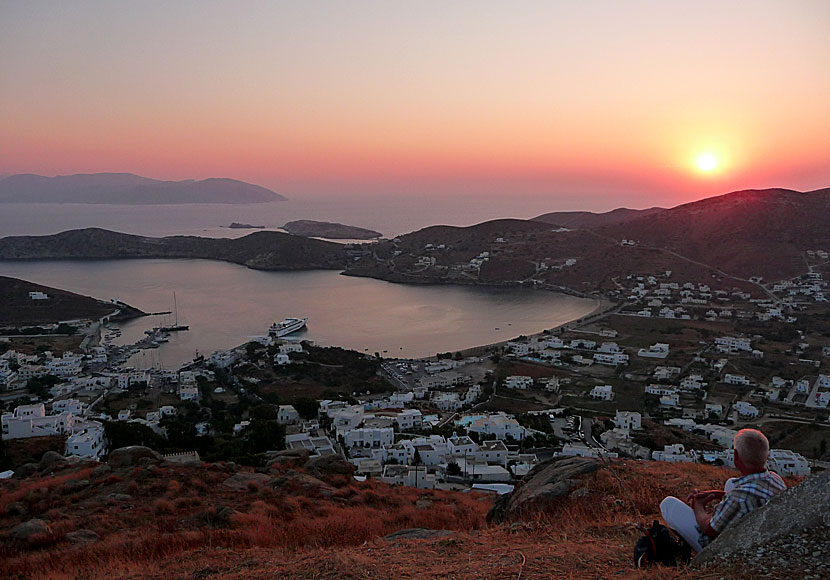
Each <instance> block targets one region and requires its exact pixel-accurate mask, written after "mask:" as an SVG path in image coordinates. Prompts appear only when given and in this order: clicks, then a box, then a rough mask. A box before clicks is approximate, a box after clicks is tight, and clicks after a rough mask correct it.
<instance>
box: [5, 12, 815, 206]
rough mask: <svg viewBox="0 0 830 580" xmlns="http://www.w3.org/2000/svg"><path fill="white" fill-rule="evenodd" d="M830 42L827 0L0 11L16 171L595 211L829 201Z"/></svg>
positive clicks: (9, 146) (8, 162)
mask: <svg viewBox="0 0 830 580" xmlns="http://www.w3.org/2000/svg"><path fill="white" fill-rule="evenodd" d="M828 31H830V2H827V1H825V0H816V1H807V0H801V1H799V0H787V1H784V0H774V1H773V0H753V1H751V2H749V1H746V2H744V1H732V2H722V1H709V0H696V1H694V2H680V1H666V0H655V1H638V0H629V1H619V0H608V1H605V0H579V1H576V0H572V1H564V0H560V1H554V0H548V1H538V2H537V1H521V0H516V1H511V2H491V1H489V0H475V1H470V2H467V1H454V2H447V1H446V0H443V1H437V2H435V1H431V0H419V1H418V2H404V1H396V0H383V1H353V2H324V1H316V0H303V1H299V2H278V1H274V0H272V1H263V2H256V1H241V0H236V1H233V2H230V1H228V2H212V1H207V0H199V1H185V0H176V1H169V0H167V1H158V2H157V1H149V0H146V1H141V2H121V1H115V0H109V1H102V2H88V1H82V0H76V1H73V2H57V1H53V2H40V1H37V0H26V1H23V0H21V1H7V0H0V174H11V173H28V172H31V173H39V174H42V175H57V174H71V173H91V172H100V171H115V172H121V171H124V172H133V173H138V174H141V175H145V176H148V177H154V178H159V179H187V178H197V179H201V178H206V177H218V176H222V177H233V178H236V179H242V180H246V181H251V182H253V183H257V184H259V185H263V186H266V187H270V188H272V189H274V190H275V191H278V192H279V193H282V194H284V195H286V196H288V197H295V198H296V197H313V196H334V195H338V196H358V195H367V196H395V195H398V196H407V195H409V196H412V195H422V196H424V197H425V198H429V197H430V196H466V197H470V198H471V199H475V198H476V197H481V198H482V199H486V198H487V196H494V195H495V196H506V195H510V196H515V197H516V199H517V200H518V199H521V198H522V197H534V198H538V197H540V196H547V197H548V198H550V200H551V206H552V208H554V209H594V210H601V209H611V208H613V207H618V206H623V205H624V206H628V207H649V206H653V205H662V206H670V205H675V204H677V203H681V202H685V201H691V200H694V199H699V198H702V197H707V196H710V195H715V194H720V193H725V192H728V191H732V190H736V189H745V188H750V187H789V188H793V189H799V190H809V189H817V188H822V187H828V186H830V138H828V135H830V105H829V104H830V34H828ZM706 155H708V157H703V160H701V156H706ZM713 160H714V165H715V167H714V168H712V169H710V170H708V171H703V170H701V169H700V167H699V166H698V164H699V163H700V165H703V166H705V167H710V166H711V165H712V161H713ZM707 163H708V165H707ZM557 200H559V201H560V202H561V203H560V204H559V205H560V206H561V207H557Z"/></svg>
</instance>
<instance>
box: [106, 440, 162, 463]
mask: <svg viewBox="0 0 830 580" xmlns="http://www.w3.org/2000/svg"><path fill="white" fill-rule="evenodd" d="M143 459H147V460H149V461H150V462H152V463H161V462H162V461H163V459H162V457H161V455H159V454H158V453H157V452H155V451H153V450H152V449H150V448H149V447H142V446H141V445H132V446H130V447H121V448H119V449H115V450H113V451H110V455H109V459H108V460H107V463H108V464H109V465H110V467H128V466H130V465H138V464H139V461H141V460H143ZM142 463H146V462H142Z"/></svg>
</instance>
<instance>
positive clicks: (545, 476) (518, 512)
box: [487, 457, 600, 523]
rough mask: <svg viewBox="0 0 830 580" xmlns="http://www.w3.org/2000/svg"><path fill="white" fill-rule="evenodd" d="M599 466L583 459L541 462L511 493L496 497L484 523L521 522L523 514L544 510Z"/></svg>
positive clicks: (565, 458) (555, 459)
mask: <svg viewBox="0 0 830 580" xmlns="http://www.w3.org/2000/svg"><path fill="white" fill-rule="evenodd" d="M599 466H600V464H599V462H598V461H596V460H594V459H586V458H584V457H554V458H553V459H549V460H548V461H544V462H542V463H540V464H539V465H537V466H536V467H534V468H533V469H532V470H531V471H530V473H528V474H527V475H526V476H525V477H524V479H522V481H520V482H519V483H518V484H517V485H516V488H515V489H514V490H513V492H512V493H509V494H505V495H502V496H499V498H498V499H497V500H496V503H495V505H493V507H492V509H491V510H490V512H489V513H488V514H487V521H488V522H491V523H500V522H503V521H508V520H515V519H521V517H522V516H523V515H524V514H525V513H528V512H536V511H540V510H544V509H545V507H546V506H547V505H549V504H550V502H552V501H554V500H555V499H557V498H559V497H561V496H563V495H565V494H567V493H568V492H570V491H571V489H573V488H574V487H576V486H577V485H579V482H580V479H581V478H582V477H583V476H585V475H587V474H589V473H593V472H594V471H596V470H597V469H599Z"/></svg>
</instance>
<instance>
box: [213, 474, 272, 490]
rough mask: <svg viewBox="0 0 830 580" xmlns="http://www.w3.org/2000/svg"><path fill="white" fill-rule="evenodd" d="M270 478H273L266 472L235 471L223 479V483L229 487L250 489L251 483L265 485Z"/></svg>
mask: <svg viewBox="0 0 830 580" xmlns="http://www.w3.org/2000/svg"><path fill="white" fill-rule="evenodd" d="M269 479H271V476H269V475H265V474H264V473H235V474H234V475H231V476H230V477H229V478H228V479H226V480H225V481H223V482H222V485H224V486H225V487H227V488H229V489H233V490H237V491H242V490H246V489H248V486H249V485H251V484H255V485H257V486H260V485H264V484H265V483H266V482H267V481H268V480H269Z"/></svg>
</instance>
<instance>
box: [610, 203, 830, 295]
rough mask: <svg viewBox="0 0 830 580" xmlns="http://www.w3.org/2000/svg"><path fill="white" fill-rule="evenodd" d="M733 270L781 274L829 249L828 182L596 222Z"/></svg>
mask: <svg viewBox="0 0 830 580" xmlns="http://www.w3.org/2000/svg"><path fill="white" fill-rule="evenodd" d="M596 231H597V233H599V234H602V235H605V236H609V237H613V238H616V239H623V238H627V239H633V240H636V241H637V242H638V243H639V244H647V245H649V246H653V247H658V248H663V249H666V250H670V251H673V252H677V253H678V254H682V255H683V256H685V257H686V258H690V259H692V260H697V261H700V262H703V263H706V264H708V265H710V266H714V267H716V268H718V269H720V270H723V271H725V272H728V273H730V274H732V275H735V276H742V277H749V276H764V277H766V278H769V279H780V278H786V277H790V276H795V275H797V274H799V273H802V272H803V271H805V270H806V267H805V265H804V261H803V252H804V251H805V250H815V249H824V250H828V249H830V188H826V189H819V190H815V191H809V192H799V191H794V190H791V189H749V190H744V191H735V192H732V193H728V194H725V195H721V196H717V197H710V198H706V199H702V200H700V201H695V202H692V203H687V204H684V205H680V206H677V207H674V208H672V209H667V210H664V211H661V212H658V213H654V214H651V215H646V216H642V217H639V218H636V219H634V220H631V221H627V222H624V223H617V224H610V225H607V226H603V227H601V228H598V229H597V230H596Z"/></svg>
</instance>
